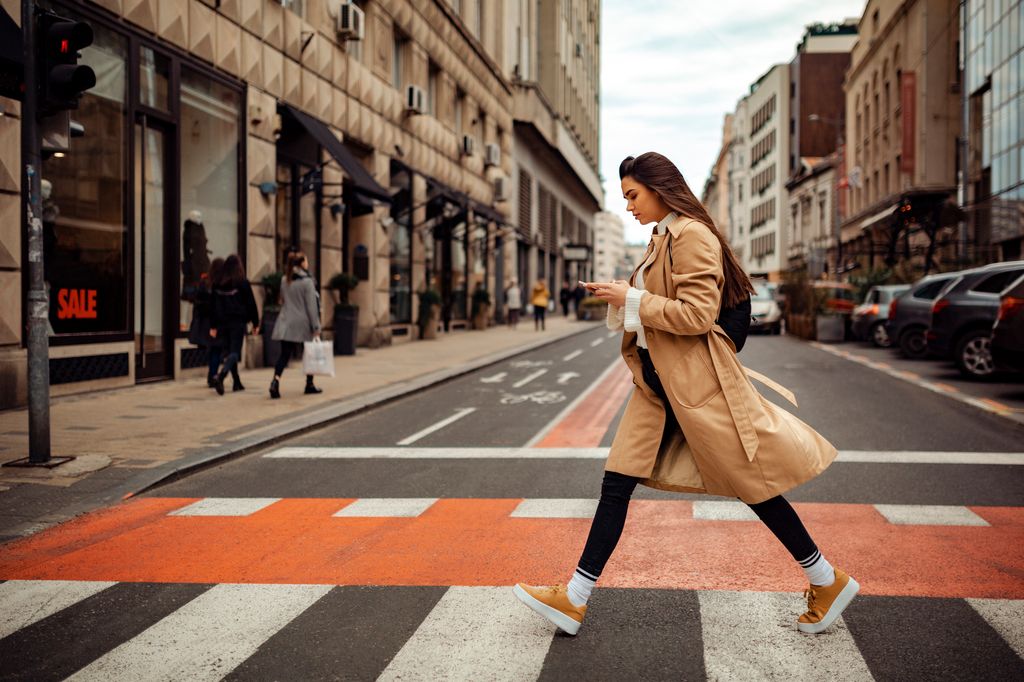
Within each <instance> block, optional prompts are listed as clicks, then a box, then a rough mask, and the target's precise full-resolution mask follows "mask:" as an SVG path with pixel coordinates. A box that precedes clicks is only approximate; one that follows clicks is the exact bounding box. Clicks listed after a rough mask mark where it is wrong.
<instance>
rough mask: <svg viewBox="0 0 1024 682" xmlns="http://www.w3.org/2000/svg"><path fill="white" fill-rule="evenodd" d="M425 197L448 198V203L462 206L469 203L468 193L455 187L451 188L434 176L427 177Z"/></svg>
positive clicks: (431, 198)
mask: <svg viewBox="0 0 1024 682" xmlns="http://www.w3.org/2000/svg"><path fill="white" fill-rule="evenodd" d="M427 197H428V200H434V199H437V198H438V197H444V198H445V199H446V200H448V203H451V204H455V205H457V206H460V207H462V208H466V206H468V205H469V195H468V194H466V193H464V192H460V191H458V190H457V189H453V188H452V187H449V186H448V185H446V184H444V183H443V182H441V181H440V180H435V179H434V178H427Z"/></svg>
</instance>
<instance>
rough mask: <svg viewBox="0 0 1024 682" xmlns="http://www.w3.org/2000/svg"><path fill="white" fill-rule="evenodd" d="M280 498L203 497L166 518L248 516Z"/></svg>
mask: <svg viewBox="0 0 1024 682" xmlns="http://www.w3.org/2000/svg"><path fill="white" fill-rule="evenodd" d="M280 499H281V498H280V497H205V498H203V499H201V500H199V501H198V502H193V503H192V504H190V505H188V506H187V507H182V508H181V509H175V510H174V511H172V512H171V513H170V514H168V516H249V515H251V514H255V513H256V512H258V511H259V510H261V509H266V508H267V507H269V506H270V505H272V504H274V503H275V502H278V501H279V500H280Z"/></svg>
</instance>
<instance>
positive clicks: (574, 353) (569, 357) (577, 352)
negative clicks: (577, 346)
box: [562, 350, 583, 362]
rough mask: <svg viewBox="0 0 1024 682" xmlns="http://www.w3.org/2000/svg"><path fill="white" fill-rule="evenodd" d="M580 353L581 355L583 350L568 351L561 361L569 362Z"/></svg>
mask: <svg viewBox="0 0 1024 682" xmlns="http://www.w3.org/2000/svg"><path fill="white" fill-rule="evenodd" d="M581 355H583V351H581V350H574V351H573V352H571V353H569V354H568V355H566V356H565V357H564V358H562V362H569V361H570V360H572V359H573V358H578V357H579V356H581Z"/></svg>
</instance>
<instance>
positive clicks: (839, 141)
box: [807, 114, 844, 279]
mask: <svg viewBox="0 0 1024 682" xmlns="http://www.w3.org/2000/svg"><path fill="white" fill-rule="evenodd" d="M807 120H808V121H810V122H811V123H824V124H826V125H830V126H832V127H833V128H835V131H836V150H835V151H836V154H839V150H840V149H841V148H842V146H843V124H844V121H843V119H841V118H829V117H827V116H819V115H818V114H809V115H808V116H807ZM837 160H838V157H837ZM833 168H834V172H833V176H834V177H835V191H834V192H833V193H832V220H833V222H834V224H835V232H836V279H839V274H840V273H841V272H842V268H843V265H842V264H843V230H842V226H841V225H840V223H839V180H840V178H839V165H838V164H836V165H835V166H834V167H833Z"/></svg>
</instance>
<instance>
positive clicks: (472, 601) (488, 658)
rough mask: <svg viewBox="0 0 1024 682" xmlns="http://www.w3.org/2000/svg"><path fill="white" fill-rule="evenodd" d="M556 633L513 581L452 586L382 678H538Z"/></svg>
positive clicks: (406, 679)
mask: <svg viewBox="0 0 1024 682" xmlns="http://www.w3.org/2000/svg"><path fill="white" fill-rule="evenodd" d="M554 634H555V627H554V626H553V625H551V624H549V623H548V622H547V621H546V620H543V619H541V618H539V617H537V615H536V614H534V613H533V611H530V610H529V609H527V608H526V607H525V606H523V605H522V604H521V603H519V602H518V601H516V600H515V598H514V597H513V596H512V591H511V590H510V589H509V588H507V587H452V588H450V589H449V590H448V592H446V593H445V595H444V596H443V597H441V600H440V601H439V602H438V603H437V606H435V607H434V609H433V610H432V611H431V612H430V615H428V616H427V617H426V619H424V621H423V623H421V624H420V626H419V628H417V629H416V632H415V633H414V634H413V636H412V637H410V638H409V641H407V642H406V643H405V646H403V647H402V649H401V650H400V651H399V652H398V654H397V655H396V656H395V658H394V659H393V660H392V661H391V663H390V664H389V665H388V667H387V668H385V669H384V672H383V673H381V675H380V677H379V678H378V680H380V681H387V680H403V681H408V680H534V679H536V678H537V676H538V675H539V674H540V671H541V667H542V666H543V665H544V657H545V656H546V655H547V651H548V647H549V646H550V645H551V638H552V636H553V635H554Z"/></svg>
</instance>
